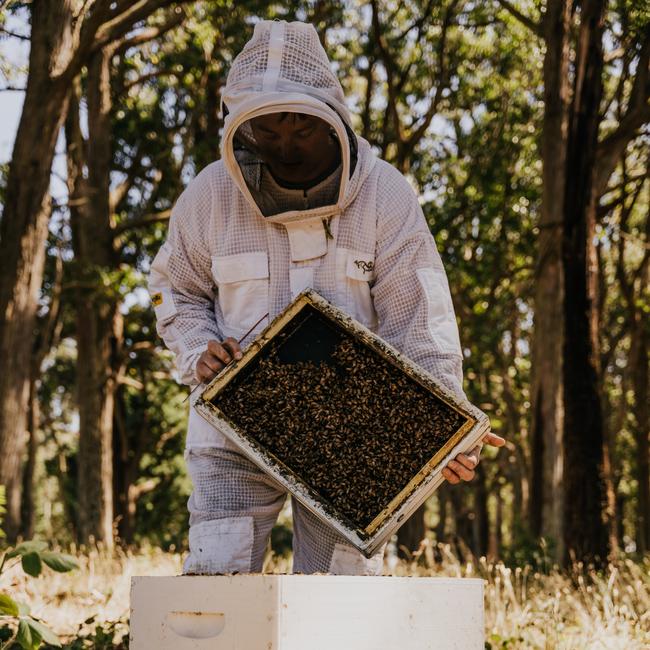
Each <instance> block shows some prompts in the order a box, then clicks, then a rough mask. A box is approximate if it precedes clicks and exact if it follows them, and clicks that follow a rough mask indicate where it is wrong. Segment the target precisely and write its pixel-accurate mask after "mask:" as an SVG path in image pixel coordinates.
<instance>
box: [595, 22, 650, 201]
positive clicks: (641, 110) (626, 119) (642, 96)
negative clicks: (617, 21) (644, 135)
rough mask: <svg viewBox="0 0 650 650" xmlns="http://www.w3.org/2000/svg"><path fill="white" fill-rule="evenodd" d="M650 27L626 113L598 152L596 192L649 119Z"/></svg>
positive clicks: (601, 143) (605, 186)
mask: <svg viewBox="0 0 650 650" xmlns="http://www.w3.org/2000/svg"><path fill="white" fill-rule="evenodd" d="M649 70H650V27H649V28H648V29H647V30H646V33H645V37H644V41H643V46H642V47H641V53H640V55H639V61H638V64H637V72H636V75H635V77H634V82H633V84H632V91H631V92H630V100H629V102H628V108H627V111H626V112H625V115H624V116H623V118H622V119H621V121H620V122H619V125H618V127H617V128H616V130H615V131H614V132H613V133H610V135H608V136H607V137H606V138H604V139H603V140H602V142H600V143H599V144H598V150H597V153H596V191H597V193H598V196H600V195H601V194H602V193H603V192H604V191H605V189H606V188H607V183H608V181H609V177H610V176H611V175H612V172H613V171H614V168H615V167H616V163H617V162H618V160H620V158H621V156H622V155H623V152H624V151H625V148H626V147H627V145H628V142H629V141H630V140H631V139H632V138H633V137H634V136H635V135H636V132H637V130H638V129H639V128H640V127H641V126H643V125H644V124H645V123H646V122H650V103H648V98H649V97H650V74H649Z"/></svg>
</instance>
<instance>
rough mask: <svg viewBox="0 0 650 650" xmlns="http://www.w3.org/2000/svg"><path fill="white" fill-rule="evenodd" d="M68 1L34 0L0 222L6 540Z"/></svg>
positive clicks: (21, 448)
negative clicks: (24, 77)
mask: <svg viewBox="0 0 650 650" xmlns="http://www.w3.org/2000/svg"><path fill="white" fill-rule="evenodd" d="M71 4H72V3H71V2H69V1H67V2H46V1H43V2H35V3H33V4H32V7H33V9H32V37H31V50H30V56H29V70H30V72H29V77H28V80H27V89H26V92H25V102H24V105H23V111H22V114H21V117H20V122H19V125H18V131H17V134H16V140H15V143H14V149H13V153H12V158H11V163H10V166H9V174H8V177H7V189H6V198H5V205H4V209H3V215H2V222H1V224H0V259H2V269H3V272H2V274H0V367H2V372H1V373H0V484H3V485H5V486H6V487H7V515H6V518H5V523H4V526H5V530H6V533H7V536H8V538H9V540H10V541H13V540H14V539H15V537H16V534H17V532H18V530H19V527H20V503H21V491H22V490H21V484H22V462H23V456H24V452H25V448H26V445H27V441H28V436H27V435H26V430H27V410H28V407H27V404H28V400H29V380H30V377H29V375H30V357H31V353H32V345H33V335H32V332H33V331H34V326H35V319H36V308H37V300H38V292H39V289H40V287H41V283H42V278H43V266H44V262H45V241H46V238H47V226H48V220H49V216H50V196H49V184H50V169H51V166H52V159H53V156H54V147H55V145H56V139H57V135H58V133H59V130H60V128H61V125H62V122H63V119H64V116H65V112H66V108H67V87H66V85H65V84H63V83H61V81H60V79H58V78H57V77H56V75H57V74H59V73H60V72H61V70H62V68H63V67H64V66H65V65H66V64H67V63H68V61H69V59H70V57H71V55H72V40H71V19H72V10H71Z"/></svg>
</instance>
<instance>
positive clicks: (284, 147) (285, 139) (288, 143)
mask: <svg viewBox="0 0 650 650" xmlns="http://www.w3.org/2000/svg"><path fill="white" fill-rule="evenodd" d="M293 146H294V143H293V138H292V137H291V136H290V135H283V136H282V138H280V148H279V153H280V157H281V158H282V160H289V158H291V155H292V150H293Z"/></svg>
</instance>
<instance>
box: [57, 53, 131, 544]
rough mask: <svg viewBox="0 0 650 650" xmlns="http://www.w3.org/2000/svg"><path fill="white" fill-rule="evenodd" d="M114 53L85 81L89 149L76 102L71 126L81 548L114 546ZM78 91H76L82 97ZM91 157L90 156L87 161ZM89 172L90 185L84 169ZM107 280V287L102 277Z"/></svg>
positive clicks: (95, 61)
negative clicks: (93, 541) (86, 544)
mask: <svg viewBox="0 0 650 650" xmlns="http://www.w3.org/2000/svg"><path fill="white" fill-rule="evenodd" d="M113 50H114V47H113V46H105V47H104V48H102V49H100V50H98V51H96V52H95V53H94V54H93V55H92V57H91V58H90V60H89V64H88V75H87V84H86V85H87V105H88V132H89V138H88V142H87V143H84V141H83V139H82V136H81V131H80V128H79V118H78V114H77V112H78V100H77V99H76V97H75V101H73V103H72V106H71V111H70V115H69V119H68V121H67V124H66V127H67V128H66V133H67V136H68V155H69V159H70V170H71V174H70V177H71V178H72V179H74V181H73V187H72V192H71V196H74V199H75V201H74V202H73V203H74V206H75V207H73V208H71V226H72V233H73V247H74V252H75V262H76V264H77V268H78V272H79V277H80V278H81V282H79V283H78V288H77V289H76V292H75V303H76V315H77V332H76V334H77V381H78V385H77V404H78V407H79V455H78V467H79V471H78V489H79V509H78V514H77V522H78V535H79V541H81V542H84V541H87V540H88V539H89V538H91V537H93V538H94V539H97V540H102V541H103V542H104V543H105V544H106V545H107V546H108V547H111V546H112V544H113V456H112V454H113V411H114V401H115V388H116V372H117V367H118V365H119V362H120V358H121V348H122V338H123V337H122V329H123V324H122V315H121V313H120V311H119V299H118V294H117V291H116V290H115V288H114V287H113V286H112V281H111V280H110V274H111V273H112V272H114V271H115V270H116V269H117V268H118V257H117V254H116V252H115V250H114V247H113V233H112V229H111V220H110V218H111V214H110V192H109V184H110V169H111V163H112V143H111V95H110V62H111V57H112V54H113ZM78 87H79V85H78V84H77V91H76V92H77V93H78V92H79V91H78ZM86 152H87V154H86ZM84 167H85V168H87V170H88V178H87V180H86V179H84V178H83V174H82V173H81V172H82V169H83V168H84ZM103 274H105V276H108V278H109V280H108V282H106V286H105V284H104V282H103V281H102V275H103Z"/></svg>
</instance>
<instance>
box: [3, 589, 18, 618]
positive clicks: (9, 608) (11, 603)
mask: <svg viewBox="0 0 650 650" xmlns="http://www.w3.org/2000/svg"><path fill="white" fill-rule="evenodd" d="M19 613H20V612H19V610H18V603H17V602H16V601H15V600H14V599H13V598H11V597H10V596H7V594H2V593H0V614H2V615H3V616H18V615H19Z"/></svg>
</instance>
